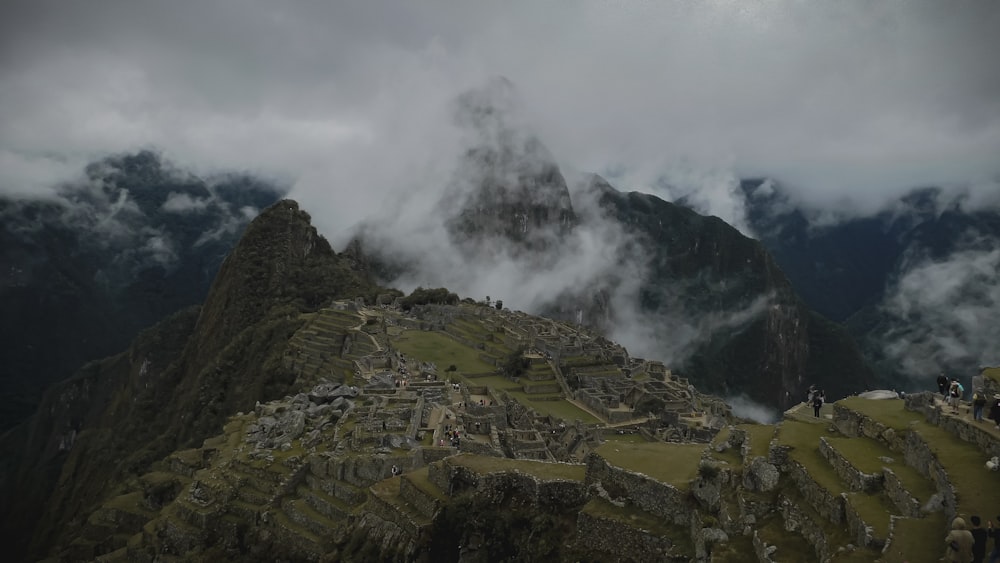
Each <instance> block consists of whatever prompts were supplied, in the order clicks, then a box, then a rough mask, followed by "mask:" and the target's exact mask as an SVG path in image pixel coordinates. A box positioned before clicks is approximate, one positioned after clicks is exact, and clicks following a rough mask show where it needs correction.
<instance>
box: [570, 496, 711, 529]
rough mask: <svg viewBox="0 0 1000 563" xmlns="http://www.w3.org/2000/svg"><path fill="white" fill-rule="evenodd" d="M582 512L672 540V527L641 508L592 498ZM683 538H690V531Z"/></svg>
mask: <svg viewBox="0 0 1000 563" xmlns="http://www.w3.org/2000/svg"><path fill="white" fill-rule="evenodd" d="M583 512H586V513H587V514H589V515H591V516H596V517H598V518H606V519H609V520H617V521H619V522H624V523H625V524H628V525H629V526H632V527H635V528H639V529H642V530H646V531H648V532H651V533H653V534H655V535H658V536H666V537H668V538H670V539H674V536H672V535H671V533H672V532H675V530H674V529H673V528H674V527H673V526H671V525H669V524H667V523H666V522H665V521H664V520H663V518H660V517H658V516H654V515H652V514H650V513H649V512H646V511H645V510H642V509H641V508H638V507H636V506H633V505H632V504H629V503H626V504H625V506H615V505H614V504H611V503H610V502H608V501H607V500H604V499H603V498H601V497H594V498H593V499H591V500H590V501H588V502H587V504H585V505H584V506H583ZM683 536H684V537H688V538H689V537H690V536H691V531H690V530H687V529H685V530H684V534H683Z"/></svg>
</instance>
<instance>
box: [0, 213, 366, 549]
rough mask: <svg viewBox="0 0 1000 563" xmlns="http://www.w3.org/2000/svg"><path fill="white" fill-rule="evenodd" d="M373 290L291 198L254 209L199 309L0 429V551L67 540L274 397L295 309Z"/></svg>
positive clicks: (146, 334) (86, 371)
mask: <svg viewBox="0 0 1000 563" xmlns="http://www.w3.org/2000/svg"><path fill="white" fill-rule="evenodd" d="M376 293H377V288H376V287H375V286H374V285H372V284H370V283H369V282H368V281H367V280H366V278H365V276H364V275H363V274H361V273H359V272H357V271H355V270H353V269H352V268H351V266H350V264H349V262H348V261H347V260H346V259H345V258H343V257H341V256H339V255H337V254H336V253H335V252H334V251H333V250H332V249H331V248H330V245H329V243H328V242H327V241H326V240H325V239H324V238H323V237H321V236H319V235H318V234H317V233H316V230H315V228H313V227H312V226H311V225H310V220H309V216H308V214H306V213H305V212H302V211H300V210H299V208H298V205H297V204H296V203H295V202H293V201H287V200H285V201H280V202H278V203H277V204H274V205H273V206H271V207H270V208H268V209H267V210H265V211H264V212H263V213H262V214H261V215H260V216H258V218H257V219H255V220H254V221H253V222H252V223H251V224H250V226H249V227H248V228H247V229H246V232H245V233H244V235H243V237H242V239H241V241H240V244H239V245H237V247H236V248H235V249H234V250H233V251H232V253H231V254H230V255H229V256H228V257H227V258H226V260H225V261H224V262H223V264H222V267H221V268H220V269H219V274H218V275H217V276H216V278H215V281H214V282H213V283H212V287H211V290H210V291H209V294H208V297H207V299H206V300H205V303H204V304H203V305H202V306H200V307H197V306H196V307H193V308H188V309H185V310H183V311H181V312H179V313H177V314H175V315H173V316H171V317H169V318H167V319H166V320H164V321H163V322H161V323H159V324H157V325H156V326H154V327H152V328H150V329H147V330H146V331H143V332H142V333H141V334H140V335H139V337H138V338H137V339H136V340H135V341H134V342H133V344H132V346H130V347H129V349H128V350H127V351H125V352H122V353H120V354H118V355H115V356H111V357H109V358H106V359H103V360H100V361H96V362H92V363H90V364H88V365H87V366H85V367H84V368H83V369H82V370H80V372H78V373H77V374H76V375H75V376H73V377H72V378H70V379H68V380H66V381H62V382H59V383H56V384H54V385H53V386H52V387H50V388H49V389H48V390H47V391H46V393H45V395H44V397H43V399H42V404H41V406H40V407H39V409H38V411H36V414H35V416H34V417H32V418H30V419H28V420H26V421H24V422H22V423H21V424H19V425H18V426H16V427H14V428H13V429H11V430H9V431H8V432H7V433H6V434H4V435H3V440H2V443H3V446H2V447H3V450H4V451H5V452H7V453H8V454H10V455H5V456H4V457H3V462H2V463H3V466H2V480H0V484H2V497H0V498H2V499H3V502H2V504H3V506H4V507H6V509H5V513H4V515H3V525H2V528H3V530H4V534H5V538H4V539H5V540H6V543H7V545H9V546H11V549H12V551H13V552H14V553H18V554H21V553H25V552H26V551H25V550H30V551H27V552H28V553H36V554H40V553H41V550H43V549H44V548H45V546H48V545H50V544H51V542H52V540H53V539H54V538H55V537H56V536H57V535H59V534H72V533H75V532H79V531H80V530H81V529H82V527H83V526H85V522H82V521H80V519H79V516H80V510H81V509H83V508H85V507H88V506H92V505H93V503H95V502H96V501H97V500H99V499H100V498H102V497H103V496H104V495H106V494H108V492H110V491H111V490H112V487H114V486H115V485H116V484H118V483H120V482H121V481H122V480H123V479H126V478H127V477H128V476H129V475H134V474H136V472H139V471H142V470H144V469H147V468H148V467H149V464H150V463H151V462H152V461H154V460H157V459H160V458H162V457H163V456H164V455H166V454H168V453H170V452H171V451H174V450H176V449H179V448H184V447H189V446H192V445H197V444H200V443H201V441H202V440H204V438H206V437H207V436H209V435H211V434H213V433H215V432H217V431H218V428H219V427H220V425H221V424H222V422H223V421H224V420H225V419H226V418H227V417H228V416H231V415H232V414H233V413H234V412H236V411H239V410H243V411H249V410H251V409H252V408H253V406H254V404H255V402H256V401H267V400H271V399H274V398H278V397H281V396H283V395H284V394H286V393H287V392H288V391H289V390H290V389H292V388H293V385H294V384H295V383H296V374H295V373H294V372H293V371H291V370H290V369H289V368H288V367H287V366H286V365H285V363H284V362H283V359H284V357H285V355H286V354H287V353H288V346H289V338H290V337H291V335H292V334H293V333H294V332H295V331H296V330H297V329H298V328H300V327H301V325H302V323H303V320H302V319H301V317H300V315H301V314H302V313H304V312H308V311H312V310H315V309H316V308H318V307H319V306H320V305H322V304H325V303H328V302H329V301H330V300H331V299H334V298H338V297H350V298H354V297H356V296H364V297H367V298H369V299H373V298H374V295H375V294H376ZM32 530H34V534H32ZM28 542H30V544H29V543H28Z"/></svg>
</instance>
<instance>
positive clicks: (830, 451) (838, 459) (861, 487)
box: [819, 437, 883, 493]
mask: <svg viewBox="0 0 1000 563" xmlns="http://www.w3.org/2000/svg"><path fill="white" fill-rule="evenodd" d="M819 453H820V455H822V456H823V458H825V459H826V461H827V462H829V463H830V466H831V467H833V470H834V471H835V472H836V473H837V475H838V476H839V477H840V479H841V480H842V481H844V482H845V483H847V485H848V487H850V489H851V490H852V491H864V492H866V493H871V492H875V491H878V490H880V489H881V488H882V479H883V476H882V473H875V474H869V473H865V472H863V471H861V470H860V469H858V468H856V467H854V466H853V465H851V462H850V461H848V460H847V458H845V457H844V456H843V455H841V454H840V452H838V451H837V449H836V448H834V447H833V446H831V445H830V442H829V441H827V439H826V438H824V437H820V439H819Z"/></svg>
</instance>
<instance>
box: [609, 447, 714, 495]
mask: <svg viewBox="0 0 1000 563" xmlns="http://www.w3.org/2000/svg"><path fill="white" fill-rule="evenodd" d="M596 451H597V454H598V455H600V456H601V457H603V458H604V459H606V460H607V461H608V463H610V464H611V465H614V466H616V467H621V468H622V469H628V470H629V471H636V472H638V473H642V474H644V475H648V476H649V477H652V478H653V479H656V480H657V481H663V482H664V483H669V484H671V485H673V486H675V487H677V488H678V489H686V488H687V487H688V484H689V483H690V482H691V480H693V479H694V478H695V475H697V474H698V464H699V462H700V461H701V454H702V452H704V451H705V444H668V443H665V442H648V443H644V444H622V443H619V442H607V443H604V444H602V445H601V446H600V447H599V448H597V450H596Z"/></svg>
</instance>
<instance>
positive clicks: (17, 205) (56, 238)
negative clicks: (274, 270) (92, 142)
mask: <svg viewBox="0 0 1000 563" xmlns="http://www.w3.org/2000/svg"><path fill="white" fill-rule="evenodd" d="M278 196H279V191H278V189H277V188H275V187H274V186H271V185H269V184H265V183H262V182H260V181H259V180H255V179H252V178H249V177H246V176H236V175H230V176H222V177H218V178H213V179H209V180H205V179H202V178H198V177H195V176H193V175H191V174H189V173H186V172H183V171H180V170H177V169H175V168H174V167H172V166H171V165H170V164H169V163H167V162H165V161H164V160H163V159H162V158H160V157H159V156H158V155H157V154H155V153H152V152H148V151H144V152H139V153H136V154H126V155H119V156H113V157H109V158H106V159H104V160H102V161H99V162H95V163H93V164H91V165H89V166H88V167H87V169H86V170H85V172H84V178H83V179H81V180H78V181H75V182H70V183H67V184H64V185H61V186H59V187H57V189H56V190H55V192H54V193H53V194H51V195H49V196H46V197H44V198H41V197H40V198H33V199H32V198H17V199H15V198H11V197H7V196H4V197H0V218H2V220H0V310H2V311H3V312H4V314H3V315H2V316H0V338H2V339H3V341H4V343H5V344H4V346H3V347H0V393H2V394H3V395H4V396H5V397H7V398H8V402H7V404H6V408H5V409H3V411H2V413H0V430H2V429H6V428H9V427H11V426H12V425H14V424H15V423H16V422H18V421H20V420H22V419H23V418H25V417H26V416H28V415H29V414H30V413H31V412H33V411H34V410H35V408H36V407H37V405H38V401H39V400H40V397H41V393H42V390H43V389H44V388H45V387H46V386H47V385H49V384H50V383H52V382H55V381H59V380H62V379H65V378H66V377H68V376H69V375H70V374H72V373H73V372H74V371H76V370H77V369H79V368H80V366H82V365H83V364H84V363H85V362H87V361H91V360H96V359H99V358H103V357H105V356H108V355H110V354H113V353H116V352H118V351H120V350H122V349H123V348H125V347H126V346H127V345H128V343H129V341H131V340H132V338H134V337H135V335H136V334H137V333H138V331H139V330H141V329H143V328H146V327H148V326H150V325H152V324H154V323H156V322H158V321H159V320H161V319H162V318H163V317H165V316H167V315H169V314H171V313H173V312H175V311H178V310H180V309H183V308H185V307H188V306H191V305H195V304H197V303H200V302H201V301H202V300H204V298H205V295H206V294H207V292H208V288H209V285H210V284H211V283H212V279H213V278H214V277H215V274H216V272H217V271H218V268H219V265H220V264H221V263H222V259H223V258H224V257H225V256H226V254H227V253H228V252H229V251H230V250H231V249H232V247H233V246H234V245H235V243H236V241H237V240H238V239H239V237H240V235H241V233H242V231H243V229H244V228H245V226H246V224H247V223H248V222H249V221H250V219H252V218H253V216H254V215H256V214H257V212H258V210H259V209H261V208H263V207H266V206H268V205H270V204H271V203H273V202H274V201H275V200H277V198H278Z"/></svg>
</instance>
